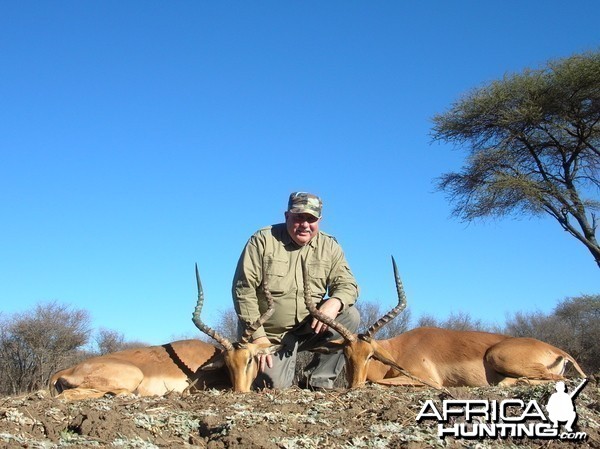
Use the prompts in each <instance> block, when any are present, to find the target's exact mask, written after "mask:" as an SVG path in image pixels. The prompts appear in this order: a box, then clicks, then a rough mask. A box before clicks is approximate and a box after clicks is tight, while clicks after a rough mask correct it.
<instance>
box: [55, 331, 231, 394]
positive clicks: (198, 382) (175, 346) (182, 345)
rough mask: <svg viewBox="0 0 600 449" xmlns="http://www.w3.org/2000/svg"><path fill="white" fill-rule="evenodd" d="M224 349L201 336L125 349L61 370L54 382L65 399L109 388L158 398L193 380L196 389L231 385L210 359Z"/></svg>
mask: <svg viewBox="0 0 600 449" xmlns="http://www.w3.org/2000/svg"><path fill="white" fill-rule="evenodd" d="M222 352H223V351H222V350H221V349H219V348H217V347H216V346H214V345H211V344H209V343H205V342H203V341H200V340H180V341H174V342H172V343H167V344H165V345H162V346H149V347H142V348H137V349H127V350H124V351H119V352H114V353H111V354H106V355H102V356H98V357H92V358H90V359H87V360H84V361H83V362H81V363H78V364H77V365H75V366H73V367H71V368H67V369H64V370H62V371H59V372H57V373H56V374H54V375H53V376H52V378H51V380H50V384H51V385H52V386H54V388H55V389H56V391H57V392H58V393H61V394H62V397H65V398H67V399H78V398H84V397H101V396H103V395H104V394H105V393H109V392H110V393H115V394H118V393H134V394H138V395H140V396H160V395H164V394H166V393H169V392H172V391H173V392H183V391H184V390H185V389H186V388H188V387H189V386H190V385H191V384H194V385H195V387H196V388H228V387H231V386H232V384H231V381H230V380H229V377H228V376H227V373H226V371H225V370H224V369H222V367H223V364H222V363H221V364H220V366H219V364H211V363H210V361H211V360H219V359H222V357H223V355H222ZM204 366H206V368H205V369H203V367H204Z"/></svg>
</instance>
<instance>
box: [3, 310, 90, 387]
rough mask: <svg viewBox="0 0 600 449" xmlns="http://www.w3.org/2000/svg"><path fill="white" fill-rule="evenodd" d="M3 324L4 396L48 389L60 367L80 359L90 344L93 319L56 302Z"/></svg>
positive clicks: (85, 313) (6, 320)
mask: <svg viewBox="0 0 600 449" xmlns="http://www.w3.org/2000/svg"><path fill="white" fill-rule="evenodd" d="M2 318H3V319H2V320H0V375H1V376H2V379H3V380H4V381H3V382H2V383H1V384H0V392H1V393H4V394H20V393H23V392H27V391H33V390H37V389H41V388H45V387H46V386H47V385H48V381H49V379H50V376H51V375H52V373H53V372H54V371H56V370H57V369H58V368H59V367H61V366H63V365H65V364H68V363H70V362H72V361H73V360H75V359H77V358H78V357H79V351H80V350H81V348H83V346H85V345H86V344H87V342H88V338H89V334H90V327H89V321H90V319H89V315H88V312H87V311H85V310H77V309H70V308H69V307H67V306H65V305H60V304H57V303H55V302H51V303H47V304H38V305H37V306H36V307H35V308H34V309H33V310H32V311H29V312H24V313H18V314H14V315H13V316H10V317H8V318H6V319H4V317H2Z"/></svg>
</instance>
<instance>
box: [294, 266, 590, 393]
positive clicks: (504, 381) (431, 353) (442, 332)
mask: <svg viewBox="0 0 600 449" xmlns="http://www.w3.org/2000/svg"><path fill="white" fill-rule="evenodd" d="M392 263H393V268H394V275H395V278H396V289H397V292H398V304H397V306H396V307H394V309H392V310H391V311H390V312H388V313H387V314H386V315H384V316H383V317H381V318H380V319H379V320H378V321H377V322H375V323H374V324H372V325H371V326H370V327H369V329H368V330H367V332H366V333H365V334H353V333H351V332H349V331H348V330H347V329H346V328H345V327H344V326H342V325H341V324H340V323H338V322H337V321H335V320H331V319H329V318H328V317H326V316H324V315H322V314H321V313H320V312H319V311H318V309H317V308H316V307H315V306H314V304H313V303H312V300H311V296H310V290H309V286H308V282H305V286H304V289H305V302H306V306H307V307H308V308H309V310H310V312H311V314H312V315H313V316H314V317H315V318H317V319H318V320H320V321H322V322H324V323H325V324H327V325H328V326H329V327H331V328H333V329H335V330H336V331H337V332H338V333H339V334H340V335H342V337H343V339H338V340H335V341H332V342H329V343H327V344H325V345H323V346H321V347H319V348H315V349H314V350H315V351H320V352H331V351H336V350H340V349H343V351H344V356H345V359H346V374H347V378H348V384H349V386H350V387H351V388H355V387H359V386H361V385H363V384H364V383H365V382H366V381H370V382H375V383H380V384H387V385H414V386H423V385H428V386H432V387H435V388H440V387H458V386H473V387H474V386H484V385H497V384H501V385H510V384H514V383H516V382H519V381H528V382H533V383H537V382H547V381H555V380H561V379H564V377H563V374H564V373H565V369H566V367H567V364H568V363H569V362H570V363H572V364H573V367H574V368H575V370H576V371H577V372H578V373H579V374H580V375H581V376H582V377H586V376H585V374H584V372H583V370H582V369H581V368H580V366H579V365H578V364H577V362H576V361H575V360H574V359H573V357H571V356H570V355H569V354H567V353H566V352H565V351H563V350H561V349H558V348H556V347H554V346H552V345H549V344H548V343H544V342H543V341H540V340H536V339H534V338H521V337H510V336H507V335H501V334H494V333H489V332H477V331H457V330H449V329H440V328H436V327H419V328H416V329H413V330H411V331H408V332H405V333H403V334H400V335H397V336H395V337H393V338H390V339H387V340H375V339H374V338H373V335H374V334H375V332H377V331H378V330H379V329H381V327H382V326H383V325H384V324H386V323H388V322H389V321H391V320H392V319H394V318H395V317H396V316H397V315H398V314H399V313H400V312H401V311H402V310H403V309H404V308H405V307H406V296H405V294H404V288H403V286H402V282H401V280H400V277H399V275H398V269H397V266H396V262H395V261H394V259H393V258H392ZM303 274H304V278H305V280H307V277H308V273H307V271H306V270H305V269H304V267H303Z"/></svg>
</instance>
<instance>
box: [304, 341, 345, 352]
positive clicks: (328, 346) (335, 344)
mask: <svg viewBox="0 0 600 449" xmlns="http://www.w3.org/2000/svg"><path fill="white" fill-rule="evenodd" d="M344 346H346V340H344V339H343V338H340V339H338V340H330V341H326V342H323V343H322V344H320V345H319V346H315V347H314V348H306V349H307V350H308V351H310V352H318V353H320V354H331V353H334V352H338V351H339V350H341V349H343V348H344Z"/></svg>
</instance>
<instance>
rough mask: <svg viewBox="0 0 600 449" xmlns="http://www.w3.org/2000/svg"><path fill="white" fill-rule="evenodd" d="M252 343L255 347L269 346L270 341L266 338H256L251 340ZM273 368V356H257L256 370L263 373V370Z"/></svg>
mask: <svg viewBox="0 0 600 449" xmlns="http://www.w3.org/2000/svg"><path fill="white" fill-rule="evenodd" d="M252 343H254V344H256V345H271V344H272V343H271V341H270V340H269V339H268V338H267V337H258V338H257V339H256V340H253V341H252ZM266 367H269V368H273V356H272V355H271V354H265V355H259V356H258V370H259V371H260V372H264V370H265V368H266Z"/></svg>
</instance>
